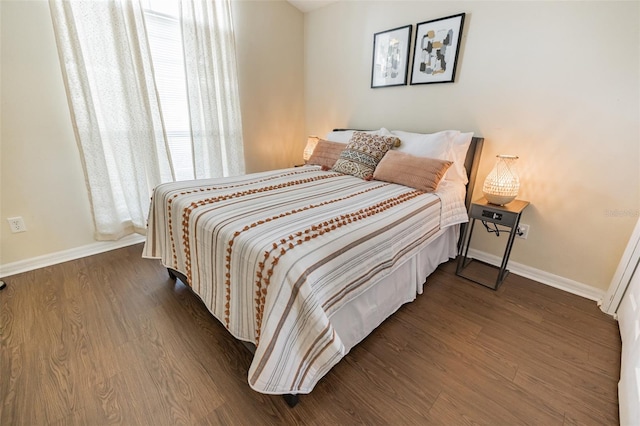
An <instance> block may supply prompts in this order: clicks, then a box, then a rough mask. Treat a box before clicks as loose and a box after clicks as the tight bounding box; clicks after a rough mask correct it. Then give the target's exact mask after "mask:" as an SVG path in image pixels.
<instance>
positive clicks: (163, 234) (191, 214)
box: [143, 129, 483, 406]
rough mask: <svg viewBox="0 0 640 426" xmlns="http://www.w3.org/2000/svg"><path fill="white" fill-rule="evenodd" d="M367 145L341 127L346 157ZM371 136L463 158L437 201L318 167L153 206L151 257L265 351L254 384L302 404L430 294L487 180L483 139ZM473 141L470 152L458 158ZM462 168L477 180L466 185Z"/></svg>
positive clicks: (171, 194)
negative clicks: (482, 178)
mask: <svg viewBox="0 0 640 426" xmlns="http://www.w3.org/2000/svg"><path fill="white" fill-rule="evenodd" d="M361 134H362V133H361V132H354V131H349V130H335V131H333V132H330V134H328V135H327V137H326V140H327V141H331V142H338V143H345V147H346V146H351V145H352V143H353V140H354V135H361ZM369 134H373V135H386V136H381V137H383V138H388V137H390V136H389V135H396V137H397V138H398V139H400V140H401V142H402V143H400V147H394V148H390V149H389V152H392V153H394V155H399V154H395V151H401V150H402V149H405V150H407V149H408V151H411V147H414V148H415V147H416V146H418V145H415V143H420V144H421V145H420V149H423V148H424V147H425V145H424V144H425V143H431V142H434V147H431V148H429V149H427V150H426V151H424V150H422V151H420V150H419V151H420V153H421V155H423V156H427V155H431V156H436V155H438V156H440V157H446V156H453V157H455V158H457V161H448V162H449V163H451V164H450V166H449V167H448V170H447V171H446V172H444V178H441V180H440V181H439V182H438V183H437V188H436V190H435V191H434V192H424V191H423V190H419V189H416V188H414V187H409V186H405V185H401V184H398V183H394V182H393V181H384V180H377V179H368V180H365V179H362V178H360V177H356V176H353V175H351V174H345V173H341V172H337V171H335V170H332V169H329V168H328V167H326V166H321V165H305V166H302V167H294V168H289V169H281V170H273V171H267V172H262V173H254V174H249V175H244V176H236V177H229V178H223V179H203V180H198V181H183V182H173V183H167V184H163V185H160V186H158V187H157V188H156V189H155V191H154V194H153V197H152V202H151V207H150V213H149V221H148V230H147V237H146V242H145V247H144V251H143V257H146V258H151V259H160V260H161V261H162V263H163V265H164V266H166V267H167V268H168V269H169V273H170V275H172V276H173V277H175V276H178V277H180V278H181V280H183V281H184V282H185V283H186V284H188V285H189V286H190V287H191V289H192V290H193V291H194V292H195V294H197V295H198V296H199V297H200V299H201V300H202V301H203V303H204V304H205V306H206V307H207V309H208V310H209V311H210V312H211V313H212V314H213V315H214V317H216V318H217V319H218V320H219V321H220V322H221V323H222V324H223V325H224V326H225V328H226V329H227V330H228V331H229V332H230V333H231V334H232V335H233V336H234V337H235V338H236V339H238V340H240V341H243V342H247V343H248V344H249V346H250V347H252V348H253V349H254V357H253V361H252V364H251V366H250V369H249V372H248V383H249V385H250V387H251V388H252V389H254V390H255V391H258V392H261V393H265V394H280V395H285V399H286V400H287V402H288V403H289V405H292V406H293V405H295V404H296V403H297V398H298V397H297V396H298V395H299V394H306V393H309V392H311V391H312V389H313V388H314V386H315V385H316V383H317V382H318V381H319V380H320V379H321V378H322V377H323V376H324V375H326V374H327V372H328V371H329V370H330V369H331V368H332V367H333V366H334V365H335V364H337V363H338V362H339V361H340V360H341V359H342V358H343V357H344V356H345V355H346V354H347V353H348V352H349V351H350V349H351V348H352V347H353V346H355V345H356V344H357V343H358V342H360V341H361V340H362V339H364V338H365V337H366V336H367V335H368V334H369V333H371V331H373V330H374V329H375V328H376V327H377V326H378V325H379V324H380V323H382V321H384V320H385V319H386V318H387V317H389V316H390V315H391V314H393V313H394V312H395V311H396V310H397V309H398V308H399V307H400V306H402V305H403V304H405V303H408V302H410V301H412V300H414V299H415V298H416V297H417V295H419V294H421V293H422V287H423V284H424V282H425V279H426V277H427V276H428V275H429V274H431V273H432V272H433V271H434V270H435V269H436V268H437V266H438V265H439V264H440V263H442V262H445V261H447V260H449V259H450V258H454V257H455V256H456V254H457V250H458V242H459V238H460V226H463V224H464V223H465V222H466V221H467V220H468V218H467V215H466V211H467V207H468V204H469V202H470V200H471V195H470V193H469V192H470V191H467V190H466V188H467V187H468V188H473V185H474V182H475V175H476V171H477V166H478V161H479V157H480V152H481V148H482V142H483V140H482V138H473V137H471V134H462V133H460V132H452V131H449V133H444V136H443V132H438V133H436V134H428V135H423V134H411V133H407V132H389V131H388V130H386V129H380V130H377V131H371V132H369ZM433 135H437V137H433ZM461 135H464V138H465V139H468V143H465V144H462V145H464V146H462V147H455V146H454V145H455V143H454V142H455V141H456V140H458V141H461V140H462V139H461V137H462V136H461ZM365 137H368V136H365ZM456 138H458V139H456ZM349 141H351V142H349ZM446 141H448V142H447V143H448V145H446V144H445V142H446ZM325 142H326V141H325ZM435 142H438V143H437V144H436V143H435ZM398 143H399V142H398ZM403 145H404V148H402V147H403ZM443 145H446V149H444V148H443ZM432 148H433V149H432ZM435 148H437V149H436V150H435V151H434V149H435ZM438 150H439V151H438ZM455 150H457V153H456V152H454V151H455ZM345 151H346V150H345ZM408 151H407V152H408ZM436 151H438V152H436ZM413 153H414V154H415V153H416V152H413ZM456 155H457V157H456ZM343 156H344V154H343ZM383 157H384V158H390V157H391V154H383ZM453 157H452V158H453ZM341 158H342V157H341ZM384 158H383V159H384ZM412 158H413V157H412ZM385 161H386V160H385ZM443 161H444V160H443ZM463 162H464V165H463V164H462V163H463ZM336 164H337V163H336ZM381 166H382V163H381V164H380V166H379V168H380V169H382V167H381ZM454 167H457V173H459V172H462V173H464V176H462V177H459V178H457V179H455V173H456V171H455V170H454ZM336 168H337V166H336ZM376 170H377V168H376ZM376 176H377V175H376ZM380 176H382V175H380ZM447 176H452V177H451V178H450V179H448V178H447Z"/></svg>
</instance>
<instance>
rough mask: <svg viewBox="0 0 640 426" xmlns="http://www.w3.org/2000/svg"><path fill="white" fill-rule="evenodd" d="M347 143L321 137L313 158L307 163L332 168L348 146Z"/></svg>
mask: <svg viewBox="0 0 640 426" xmlns="http://www.w3.org/2000/svg"><path fill="white" fill-rule="evenodd" d="M346 146H347V145H345V144H343V143H340V142H331V141H325V140H324V139H320V140H319V141H318V144H317V145H316V147H315V149H314V150H313V154H311V158H309V161H307V164H316V165H318V166H322V168H323V169H324V168H327V169H330V168H332V167H333V165H334V164H335V163H336V161H337V160H338V158H340V154H341V153H342V151H343V150H344V149H345V148H346Z"/></svg>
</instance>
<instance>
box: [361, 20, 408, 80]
mask: <svg viewBox="0 0 640 426" xmlns="http://www.w3.org/2000/svg"><path fill="white" fill-rule="evenodd" d="M412 29H413V25H405V26H404V27H398V28H394V29H392V30H387V31H382V32H379V33H375V34H374V35H373V55H372V56H373V58H372V63H371V88H372V89H376V88H379V87H391V86H404V85H406V84H407V76H408V74H409V55H410V53H411V52H410V50H411V31H412Z"/></svg>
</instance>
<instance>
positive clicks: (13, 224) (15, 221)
mask: <svg viewBox="0 0 640 426" xmlns="http://www.w3.org/2000/svg"><path fill="white" fill-rule="evenodd" d="M7 221H8V222H9V227H10V228H11V232H13V233H14V234H15V233H17V232H26V230H27V226H26V225H25V224H24V219H22V217H20V216H18V217H10V218H7Z"/></svg>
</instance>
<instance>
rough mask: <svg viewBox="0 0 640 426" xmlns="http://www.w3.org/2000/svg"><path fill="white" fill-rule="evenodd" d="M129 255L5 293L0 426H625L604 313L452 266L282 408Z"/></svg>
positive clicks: (196, 304)
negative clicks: (485, 282) (469, 277)
mask: <svg viewBox="0 0 640 426" xmlns="http://www.w3.org/2000/svg"><path fill="white" fill-rule="evenodd" d="M140 252H141V246H140V245H137V246H132V247H128V248H124V249H120V250H115V251H112V252H109V253H104V254H100V255H96V256H92V257H88V258H84V259H80V260H77V261H73V262H67V263H64V264H61V265H56V266H52V267H48V268H44V269H40V270H37V271H32V272H27V273H24V274H20V275H16V276H13V277H9V278H8V279H7V282H8V284H9V286H8V287H7V288H6V289H5V290H3V291H2V292H0V344H1V346H0V349H1V353H0V402H1V403H2V405H1V406H0V410H1V411H0V424H2V425H49V424H50V425H58V424H60V425H73V424H82V425H98V424H107V423H119V424H126V425H137V424H153V425H165V424H196V425H198V424H255V425H258V424H313V425H320V424H358V423H360V424H446V425H459V424H491V425H513V424H537V425H562V424H567V425H570V424H593V425H615V424H618V406H617V382H618V379H619V371H620V337H619V332H618V327H617V323H616V322H615V321H614V320H613V319H611V318H610V317H608V316H607V315H605V314H603V313H602V312H601V311H600V310H599V309H598V307H597V306H596V304H595V302H593V301H590V300H586V299H582V298H580V297H577V296H574V295H571V294H568V293H565V292H562V291H560V290H556V289H554V288H551V287H548V286H545V285H542V284H538V283H535V282H533V281H530V280H527V279H524V278H521V277H518V276H515V275H510V276H509V277H508V278H507V280H506V281H505V283H504V284H503V286H502V287H501V288H500V290H499V291H497V292H494V291H492V290H489V289H487V288H484V287H481V286H479V285H476V284H473V283H470V282H468V281H466V280H464V279H461V278H458V277H456V276H455V275H454V269H455V268H454V265H453V264H452V263H449V264H445V265H443V266H441V267H440V269H439V270H438V271H436V272H435V273H434V274H433V275H432V276H431V277H429V279H428V280H427V283H428V284H427V286H425V292H424V294H423V295H421V296H419V297H418V299H417V300H416V301H415V302H413V303H410V304H408V305H405V306H403V307H402V308H401V309H400V310H399V311H398V312H397V313H396V314H394V315H393V316H392V317H391V318H389V319H388V320H387V321H386V322H385V323H383V324H382V325H381V326H380V327H379V328H378V329H377V330H375V331H374V332H373V333H372V334H371V335H370V336H369V337H368V338H367V339H365V340H364V341H363V342H362V343H360V344H359V345H358V346H356V347H355V348H354V349H353V350H352V351H351V353H349V354H348V355H347V356H346V357H345V358H344V359H343V360H342V361H341V362H340V363H339V364H338V365H337V366H336V367H335V368H334V369H333V370H332V371H331V372H330V373H329V374H328V375H327V376H325V378H323V379H322V380H321V381H320V383H319V384H318V385H317V386H316V388H315V389H314V391H313V392H312V393H311V394H310V395H303V396H301V398H300V404H298V406H296V407H295V408H293V409H291V408H289V407H288V406H287V405H286V403H285V402H284V400H283V399H282V398H281V397H278V396H269V395H261V394H258V393H256V392H254V391H252V390H251V389H250V388H249V386H248V384H247V370H248V368H249V364H250V361H251V359H250V355H249V353H248V351H247V350H246V349H245V348H244V347H243V345H242V344H240V343H239V342H237V341H235V340H234V339H233V338H232V337H231V335H230V334H229V333H228V332H227V331H226V330H225V329H224V328H223V327H222V325H220V323H219V322H218V321H217V320H216V319H215V318H213V317H212V316H211V315H210V314H209V312H208V311H207V310H206V308H205V307H204V305H202V303H201V302H200V301H199V299H198V298H197V297H196V296H194V295H193V294H192V293H191V292H190V291H189V290H188V288H186V287H185V286H184V285H182V284H181V283H180V282H179V281H178V282H177V283H175V282H173V281H172V280H171V279H170V278H169V277H168V275H167V272H166V270H165V269H164V268H163V267H162V266H161V265H160V263H159V262H158V261H152V260H145V259H142V258H141V257H140Z"/></svg>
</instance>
